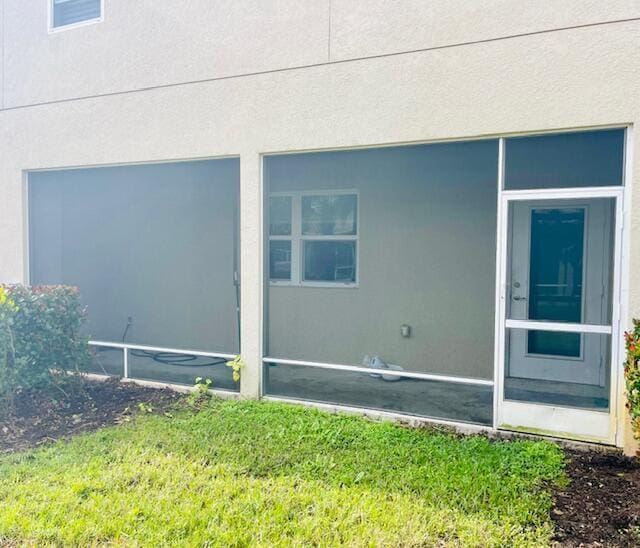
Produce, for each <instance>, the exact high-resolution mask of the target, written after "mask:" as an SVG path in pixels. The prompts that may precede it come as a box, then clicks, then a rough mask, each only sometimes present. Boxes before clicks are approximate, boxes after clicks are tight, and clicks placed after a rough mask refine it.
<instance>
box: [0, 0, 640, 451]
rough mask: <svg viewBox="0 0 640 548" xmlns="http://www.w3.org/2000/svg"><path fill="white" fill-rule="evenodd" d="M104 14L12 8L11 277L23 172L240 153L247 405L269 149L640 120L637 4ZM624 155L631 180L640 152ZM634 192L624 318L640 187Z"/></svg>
mask: <svg viewBox="0 0 640 548" xmlns="http://www.w3.org/2000/svg"><path fill="white" fill-rule="evenodd" d="M105 4H106V7H105V21H104V22H103V23H98V24H95V25H87V26H84V27H80V28H78V29H73V30H67V31H63V32H58V33H53V34H50V35H49V34H48V33H47V28H46V15H45V13H46V3H45V2H44V1H43V2H39V3H31V4H30V5H29V7H28V8H25V7H24V3H23V2H20V1H18V0H4V2H3V5H2V8H3V13H4V18H3V27H4V29H5V36H4V47H5V49H4V62H3V74H4V84H3V97H2V104H3V110H2V111H0V190H1V194H0V195H1V197H2V199H1V200H0V250H1V252H0V253H1V255H0V280H2V281H6V282H15V281H22V280H23V279H24V272H25V255H26V245H25V238H24V235H25V216H24V210H25V195H24V190H23V188H24V187H23V181H24V172H25V170H31V169H44V168H57V167H67V166H89V165H100V164H119V163H130V162H154V161H166V160H171V159H185V158H201V157H220V156H227V155H240V162H241V183H240V185H241V200H240V201H241V206H240V214H241V220H240V223H241V236H240V240H241V265H242V267H241V268H242V273H241V275H242V286H243V300H242V310H241V312H242V336H241V347H242V353H243V355H244V358H245V360H246V361H247V369H246V371H245V374H244V377H243V386H242V390H243V393H244V394H245V395H247V396H257V395H258V393H259V382H260V363H259V360H260V356H261V349H262V346H263V341H262V339H263V320H262V301H263V295H264V287H263V282H262V280H263V246H262V242H263V225H262V222H261V219H262V191H263V188H262V174H261V155H262V154H266V153H270V152H287V151H291V152H294V151H302V150H318V149H326V148H341V147H358V146H371V145H383V144H393V143H396V144H400V143H410V142H425V141H432V140H444V139H465V138H474V137H480V136H492V135H499V134H509V133H517V132H529V131H542V130H551V129H561V128H578V127H593V126H600V125H609V124H631V125H633V124H636V123H637V122H638V120H639V119H640V99H639V98H638V94H637V93H636V92H635V90H637V89H638V88H639V87H640V70H639V69H638V67H640V48H639V47H638V44H640V2H637V1H622V2H616V3H603V2H598V1H577V0H569V1H560V0H556V1H548V2H544V3H540V2H536V3H527V2H515V1H507V0H501V1H498V0H495V1H492V2H466V1H462V0H459V1H457V2H455V3H452V2H450V1H445V0H441V1H436V2H430V3H428V4H427V3H423V2H418V1H417V0H416V1H413V2H412V1H409V0H406V1H404V2H402V6H401V8H400V9H398V8H397V2H385V1H382V0H375V1H374V2H371V3H369V2H367V3H366V4H367V13H366V14H365V13H363V9H364V8H363V7H362V6H363V5H362V4H360V3H359V2H356V1H355V0H351V1H348V0H331V3H329V0H327V1H326V2H316V1H312V0H308V1H306V2H298V1H297V0H280V1H275V0H274V1H269V2H259V1H258V0H256V1H255V2H252V3H251V5H250V6H247V4H246V3H242V4H241V5H242V7H243V8H244V11H242V12H240V13H239V12H238V7H237V6H236V5H237V4H239V3H234V2H230V1H229V2H222V1H220V2H216V3H210V2H205V0H202V1H197V2H189V3H188V4H189V5H190V7H189V8H186V7H185V5H186V4H187V3H180V4H177V3H172V4H169V3H164V4H166V5H164V6H162V7H160V5H161V4H163V3H158V2H151V1H144V2H135V3H133V4H135V7H133V6H132V3H131V2H125V1H124V0H112V1H110V0H106V2H105ZM454 4H455V5H454ZM125 6H126V7H127V10H126V11H125ZM138 10H140V11H138ZM623 19H627V20H626V21H621V20H623ZM223 22H224V23H223ZM585 25H586V26H585ZM147 26H148V27H149V28H148V27H147ZM142 27H144V28H142ZM150 28H153V30H150ZM185 29H186V30H185ZM212 29H216V30H215V32H214V31H213V30H212ZM525 33H528V34H525ZM187 37H188V38H187ZM256 44H257V45H256ZM91 45H93V47H91ZM429 48H436V49H429ZM406 50H413V51H411V52H407V53H402V52H403V51H406ZM212 52H215V53H212ZM368 56H377V57H368ZM194 75H195V76H194ZM158 79H159V80H160V81H158ZM181 80H198V81H197V82H192V83H180V82H179V81H181ZM148 86H164V87H154V88H152V89H146V90H145V89H143V88H145V87H148ZM97 94H109V95H104V96H96V97H88V96H89V95H97ZM84 96H87V97H86V98H81V97H84ZM73 98H77V99H73ZM72 99H73V100H72ZM35 103H42V104H35ZM632 135H633V137H632V139H633V141H632V149H633V150H635V151H637V149H638V145H639V144H640V137H639V136H640V132H638V131H634V132H633V133H632ZM628 161H629V162H631V165H630V168H629V174H630V175H631V176H632V178H633V179H634V180H635V181H638V180H639V178H640V154H638V153H636V154H634V155H633V156H632V157H630V158H628ZM627 196H628V197H630V200H631V202H630V203H628V204H627V210H628V213H627V215H628V216H629V225H628V226H629V231H628V233H625V237H626V240H625V242H626V245H627V248H626V251H627V258H628V261H629V264H628V269H627V272H628V277H627V278H626V280H625V288H626V289H625V293H624V297H625V299H624V301H625V302H628V307H626V308H625V309H624V313H625V317H624V320H625V324H626V325H629V322H630V319H631V317H633V316H639V315H640V214H638V213H636V212H638V211H640V193H638V192H631V193H628V194H627ZM627 296H628V299H626V297H627ZM619 415H620V417H622V416H623V410H622V402H620V404H619ZM626 440H627V441H628V440H629V437H628V436H627V438H626Z"/></svg>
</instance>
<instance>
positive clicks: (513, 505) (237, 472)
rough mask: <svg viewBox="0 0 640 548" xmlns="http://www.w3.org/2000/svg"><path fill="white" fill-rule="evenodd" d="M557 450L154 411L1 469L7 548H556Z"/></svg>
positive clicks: (365, 426)
mask: <svg viewBox="0 0 640 548" xmlns="http://www.w3.org/2000/svg"><path fill="white" fill-rule="evenodd" d="M564 481H565V480H564V475H563V456H562V453H561V451H560V450H559V449H558V448H557V447H556V446H554V445H552V444H550V443H546V442H531V441H516V442H490V441H488V440H487V439H486V438H483V437H480V436H474V437H466V438H460V437H456V436H454V435H452V434H448V433H442V432H433V431H426V430H412V429H407V428H402V427H399V426H395V425H392V424H390V423H384V422H372V421H367V420H365V419H362V418H359V417H354V416H345V415H331V414H326V413H323V412H320V411H316V410H310V409H305V408H302V407H298V406H289V405H284V404H274V403H266V402H246V401H245V402H233V401H226V402H222V401H212V402H211V403H210V404H208V405H207V406H206V407H205V408H204V409H203V410H201V411H199V412H194V411H189V410H183V411H177V412H176V413H175V414H174V415H173V416H154V415H148V414H147V415H143V416H140V417H138V418H137V419H136V420H135V421H133V422H131V423H129V424H126V425H123V426H117V427H113V428H108V429H104V430H101V431H98V432H95V433H92V434H87V435H83V436H79V437H77V438H75V439H73V440H72V441H70V442H67V443H57V444H55V445H52V446H50V447H47V448H44V449H41V450H37V451H31V452H27V453H22V454H17V455H12V456H5V457H2V458H0V544H2V541H3V539H4V541H8V542H13V543H16V544H21V543H23V542H24V543H32V544H35V545H38V546H42V545H47V544H52V545H82V546H86V545H91V544H102V543H105V544H116V545H141V546H160V545H179V546H201V545H211V546H220V545H225V546H226V545H229V546H249V545H251V546H281V545H296V546H301V545H321V546H328V545H337V544H346V545H349V546H415V545H422V546H431V545H434V544H435V545H440V544H443V543H444V544H448V545H449V544H450V545H464V546H473V545H476V546H504V545H517V546H522V545H535V546H540V545H544V544H548V542H549V538H550V535H551V526H550V524H549V510H550V506H551V496H550V493H549V487H550V485H552V484H560V483H562V482H564Z"/></svg>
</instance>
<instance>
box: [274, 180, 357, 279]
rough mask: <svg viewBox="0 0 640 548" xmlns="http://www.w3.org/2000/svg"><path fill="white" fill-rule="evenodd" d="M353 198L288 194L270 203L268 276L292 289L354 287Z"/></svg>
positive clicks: (349, 194) (345, 194) (347, 195)
mask: <svg viewBox="0 0 640 548" xmlns="http://www.w3.org/2000/svg"><path fill="white" fill-rule="evenodd" d="M357 239H358V195H357V194H356V193H353V192H339V193H338V192H336V193H317V194H309V193H301V192H298V193H292V194H287V195H274V196H271V198H270V199H269V275H270V279H271V280H272V281H274V282H288V283H290V284H292V285H304V284H305V283H306V284H310V285H314V284H324V283H329V284H355V283H356V281H357V268H356V261H357Z"/></svg>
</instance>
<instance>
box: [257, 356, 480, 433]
mask: <svg viewBox="0 0 640 548" xmlns="http://www.w3.org/2000/svg"><path fill="white" fill-rule="evenodd" d="M387 378H389V376H388V375H387ZM264 379H265V389H266V392H267V394H269V395H272V396H280V397H285V398H294V399H301V400H309V401H317V402H321V403H331V404H338V405H346V406H351V407H362V408H369V409H379V410H381V411H389V412H396V413H406V414H410V415H419V416H423V417H430V418H435V419H445V420H454V421H460V422H469V423H475V424H486V425H489V424H491V420H492V411H493V389H492V387H491V386H475V385H468V384H457V383H450V382H440V381H431V380H422V379H408V378H404V379H399V380H395V381H386V380H384V379H383V378H382V377H381V376H380V375H378V374H376V373H358V372H352V371H336V370H330V369H321V368H317V367H305V366H299V365H284V364H277V365H276V364H265V373H264Z"/></svg>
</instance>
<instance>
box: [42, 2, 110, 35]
mask: <svg viewBox="0 0 640 548" xmlns="http://www.w3.org/2000/svg"><path fill="white" fill-rule="evenodd" d="M102 1H103V0H51V28H52V29H58V28H61V27H69V26H75V25H79V24H82V23H88V22H94V21H100V20H101V19H102Z"/></svg>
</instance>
